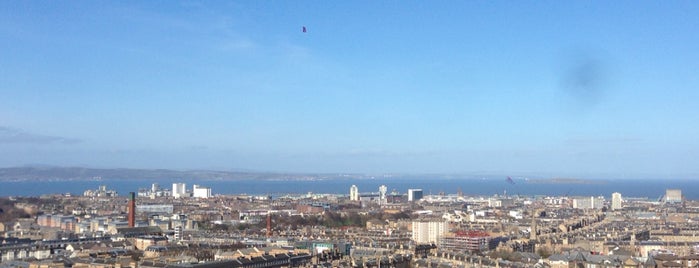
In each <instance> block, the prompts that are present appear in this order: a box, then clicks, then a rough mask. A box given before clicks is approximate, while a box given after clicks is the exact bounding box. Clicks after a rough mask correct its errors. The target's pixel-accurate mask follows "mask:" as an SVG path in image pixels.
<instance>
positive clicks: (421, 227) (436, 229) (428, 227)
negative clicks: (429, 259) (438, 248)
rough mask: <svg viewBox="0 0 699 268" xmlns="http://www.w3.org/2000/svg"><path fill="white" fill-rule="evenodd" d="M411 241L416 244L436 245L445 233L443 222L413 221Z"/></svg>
mask: <svg viewBox="0 0 699 268" xmlns="http://www.w3.org/2000/svg"><path fill="white" fill-rule="evenodd" d="M412 225H413V237H412V238H413V241H415V243H417V244H428V243H435V244H436V243H438V242H439V240H440V238H442V237H443V236H444V235H445V234H446V233H447V224H446V222H443V221H413V224H412Z"/></svg>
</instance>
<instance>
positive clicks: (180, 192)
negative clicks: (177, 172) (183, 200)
mask: <svg viewBox="0 0 699 268" xmlns="http://www.w3.org/2000/svg"><path fill="white" fill-rule="evenodd" d="M186 186H187V185H186V184H184V183H173V184H172V197H174V198H180V197H185V195H186V194H187V188H186Z"/></svg>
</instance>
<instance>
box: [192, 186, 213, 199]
mask: <svg viewBox="0 0 699 268" xmlns="http://www.w3.org/2000/svg"><path fill="white" fill-rule="evenodd" d="M192 197H195V198H209V197H211V188H209V187H203V186H199V185H197V184H195V185H194V186H193V187H192Z"/></svg>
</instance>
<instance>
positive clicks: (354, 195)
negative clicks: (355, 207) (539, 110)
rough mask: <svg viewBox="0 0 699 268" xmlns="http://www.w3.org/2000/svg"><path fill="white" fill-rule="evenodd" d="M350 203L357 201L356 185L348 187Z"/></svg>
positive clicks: (357, 190) (357, 191)
mask: <svg viewBox="0 0 699 268" xmlns="http://www.w3.org/2000/svg"><path fill="white" fill-rule="evenodd" d="M350 201H359V188H357V185H352V187H350Z"/></svg>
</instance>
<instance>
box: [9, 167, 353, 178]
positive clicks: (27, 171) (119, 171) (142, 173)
mask: <svg viewBox="0 0 699 268" xmlns="http://www.w3.org/2000/svg"><path fill="white" fill-rule="evenodd" d="M333 177H340V175H319V174H281V173H264V172H236V171H214V170H185V171H179V170H169V169H127V168H115V169H99V168H83V167H45V166H42V167H10V168H0V181H61V180H63V181H72V180H85V181H89V180H114V179H123V180H141V179H143V180H157V179H182V178H185V179H201V180H238V179H265V180H309V179H321V178H333Z"/></svg>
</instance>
